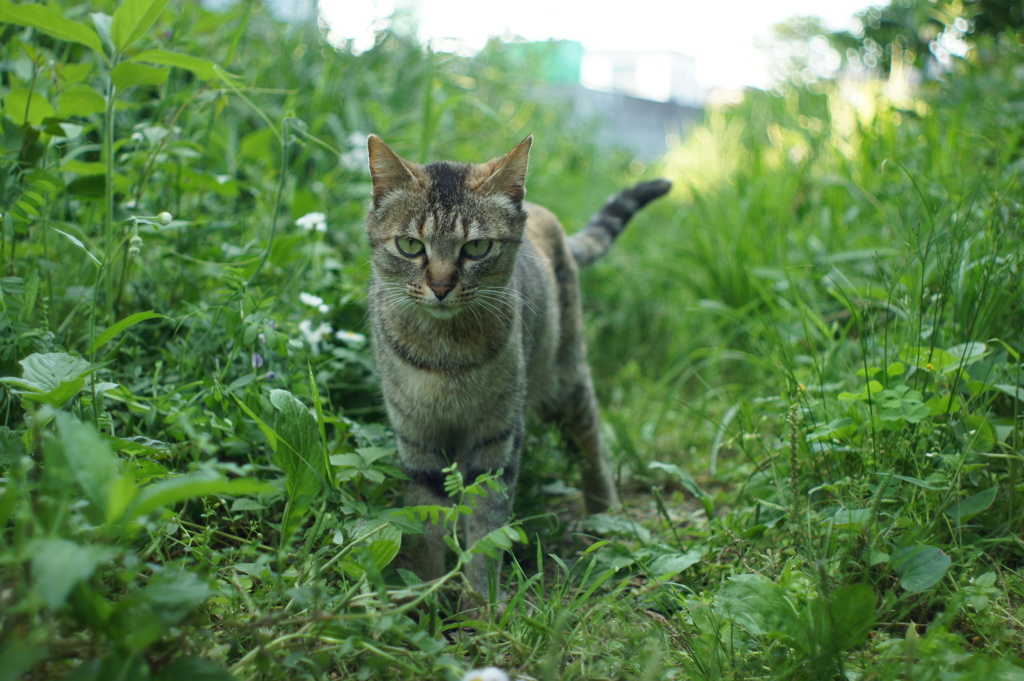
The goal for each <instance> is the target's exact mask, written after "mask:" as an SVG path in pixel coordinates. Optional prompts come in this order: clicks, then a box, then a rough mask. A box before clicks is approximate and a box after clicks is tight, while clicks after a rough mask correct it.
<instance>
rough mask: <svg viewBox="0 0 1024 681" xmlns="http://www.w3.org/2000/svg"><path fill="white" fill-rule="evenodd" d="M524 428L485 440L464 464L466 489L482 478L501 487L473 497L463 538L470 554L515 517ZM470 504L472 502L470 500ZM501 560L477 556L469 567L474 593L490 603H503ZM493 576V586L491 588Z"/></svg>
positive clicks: (513, 428) (516, 424) (512, 428)
mask: <svg viewBox="0 0 1024 681" xmlns="http://www.w3.org/2000/svg"><path fill="white" fill-rule="evenodd" d="M524 430H525V426H524V424H523V422H522V419H518V420H516V421H515V422H514V423H513V424H511V425H510V426H508V428H507V429H506V430H505V431H504V433H502V434H501V435H499V436H497V437H491V438H486V439H484V440H482V441H481V442H479V443H477V444H476V446H474V447H473V448H472V449H471V450H470V456H468V457H467V460H466V461H465V462H464V467H465V473H464V475H465V478H466V483H467V485H469V484H472V483H474V482H476V480H477V478H478V477H479V476H481V475H485V474H489V475H497V476H498V481H499V482H500V483H501V486H500V488H499V489H497V490H494V489H491V488H490V487H489V486H484V488H485V493H484V494H482V495H480V496H474V497H473V499H472V500H471V503H472V505H473V506H474V508H473V512H472V514H470V515H468V516H466V517H465V518H464V519H463V525H462V530H463V537H464V539H465V548H466V550H469V549H470V548H472V547H473V545H474V544H476V542H477V541H479V540H480V539H482V538H483V537H486V536H487V535H488V534H490V533H491V532H493V531H494V530H497V529H499V528H500V527H501V526H503V525H505V524H506V523H508V521H509V519H510V518H511V517H512V500H513V499H514V498H515V487H516V478H517V477H518V474H519V450H520V449H521V447H522V442H523V433H524ZM467 501H470V500H467ZM501 563H502V561H501V560H500V559H493V558H489V557H487V556H485V555H484V554H480V553H478V554H476V555H474V556H473V557H472V558H471V559H470V561H469V563H468V564H467V566H466V578H467V579H468V580H469V585H470V587H472V589H473V590H474V591H475V592H476V593H478V594H479V595H480V596H482V597H483V598H484V600H485V601H487V602H493V601H495V600H502V599H503V598H504V594H503V592H502V589H501V586H500V585H501ZM491 575H493V580H494V581H493V584H494V585H496V588H495V589H494V590H493V592H492V589H491V588H490V587H491Z"/></svg>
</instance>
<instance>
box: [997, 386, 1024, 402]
mask: <svg viewBox="0 0 1024 681" xmlns="http://www.w3.org/2000/svg"><path fill="white" fill-rule="evenodd" d="M992 387H993V388H995V389H996V390H999V391H1000V392H1004V393H1006V394H1007V395H1009V396H1010V397H1012V398H1014V399H1016V400H1017V401H1018V402H1024V388H1022V387H1020V386H1019V385H1007V384H1005V383H996V384H994V385H993V386H992Z"/></svg>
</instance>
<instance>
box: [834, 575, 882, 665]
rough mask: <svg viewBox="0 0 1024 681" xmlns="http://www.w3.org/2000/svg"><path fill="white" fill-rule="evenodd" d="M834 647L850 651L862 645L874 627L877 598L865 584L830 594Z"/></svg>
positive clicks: (847, 587)
mask: <svg viewBox="0 0 1024 681" xmlns="http://www.w3.org/2000/svg"><path fill="white" fill-rule="evenodd" d="M831 600H832V614H833V616H834V621H835V624H836V630H835V635H836V645H837V647H838V648H839V649H840V650H850V649H851V648H856V647H857V646H859V645H861V644H862V643H864V641H866V640H867V638H868V633H869V632H870V631H871V628H872V627H874V626H875V619H876V617H877V603H878V596H877V595H876V594H875V591H874V589H872V588H871V587H870V586H868V585H867V584H850V585H848V586H841V587H839V588H837V589H836V590H835V591H833V592H832V593H831Z"/></svg>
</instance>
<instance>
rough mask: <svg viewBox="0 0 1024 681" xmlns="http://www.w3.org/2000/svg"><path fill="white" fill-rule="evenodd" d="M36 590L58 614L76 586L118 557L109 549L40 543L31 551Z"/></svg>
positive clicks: (66, 542)
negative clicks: (58, 610) (58, 609)
mask: <svg viewBox="0 0 1024 681" xmlns="http://www.w3.org/2000/svg"><path fill="white" fill-rule="evenodd" d="M29 553H31V555H32V577H33V579H34V580H35V584H34V588H35V589H36V592H37V593H38V594H39V596H40V597H41V598H42V599H43V602H45V603H46V604H47V605H48V606H49V607H50V608H52V609H54V610H56V609H57V608H59V607H60V606H61V605H63V603H64V601H65V600H67V597H68V594H69V593H71V589H72V588H74V586H75V584H77V583H78V582H81V581H83V580H86V579H89V577H91V576H92V573H93V572H95V571H96V568H98V567H99V566H100V565H102V564H103V563H105V562H106V561H108V560H110V559H111V558H112V557H113V556H114V553H115V552H114V549H112V548H110V547H109V546H100V545H96V544H93V545H90V546H82V545H80V544H76V543H75V542H73V541H69V540H67V539H40V540H37V541H34V542H32V544H31V545H30V547H29Z"/></svg>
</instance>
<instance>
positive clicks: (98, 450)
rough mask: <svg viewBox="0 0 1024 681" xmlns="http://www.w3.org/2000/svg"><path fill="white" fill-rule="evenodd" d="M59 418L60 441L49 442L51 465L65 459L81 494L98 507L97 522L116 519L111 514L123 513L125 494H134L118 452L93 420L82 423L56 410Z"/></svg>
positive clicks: (49, 462) (49, 461) (129, 495)
mask: <svg viewBox="0 0 1024 681" xmlns="http://www.w3.org/2000/svg"><path fill="white" fill-rule="evenodd" d="M56 421H57V431H58V432H59V434H60V441H59V442H51V443H48V447H47V451H48V453H49V456H48V457H47V458H48V465H54V463H55V462H58V461H63V462H66V465H67V468H68V470H69V471H70V473H71V475H72V477H73V478H74V479H75V482H77V483H78V487H79V489H81V491H82V494H83V495H84V496H85V498H86V499H88V500H89V503H90V504H92V506H93V507H94V508H95V509H96V511H97V513H96V514H95V515H94V518H93V519H94V521H95V522H103V523H105V522H108V521H110V520H113V519H115V518H112V517H111V516H112V515H114V514H115V513H117V515H120V513H119V512H118V507H120V510H121V511H123V508H124V506H125V505H126V500H125V498H124V497H125V496H126V495H127V496H128V499H127V501H130V500H131V497H132V496H134V493H135V488H134V485H133V481H132V480H131V477H130V475H126V476H123V475H122V473H121V470H120V468H121V467H120V463H119V462H118V460H117V456H116V455H115V454H114V452H113V451H111V449H110V445H109V444H108V443H107V441H106V440H105V439H104V438H103V436H102V435H101V434H100V432H99V431H98V430H96V428H95V427H94V426H93V425H92V424H91V423H82V422H80V421H78V420H77V419H75V418H74V417H73V416H71V415H70V414H67V413H64V412H58V413H57V416H56ZM57 448H59V451H58V449H57ZM126 488H127V489H126Z"/></svg>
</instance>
